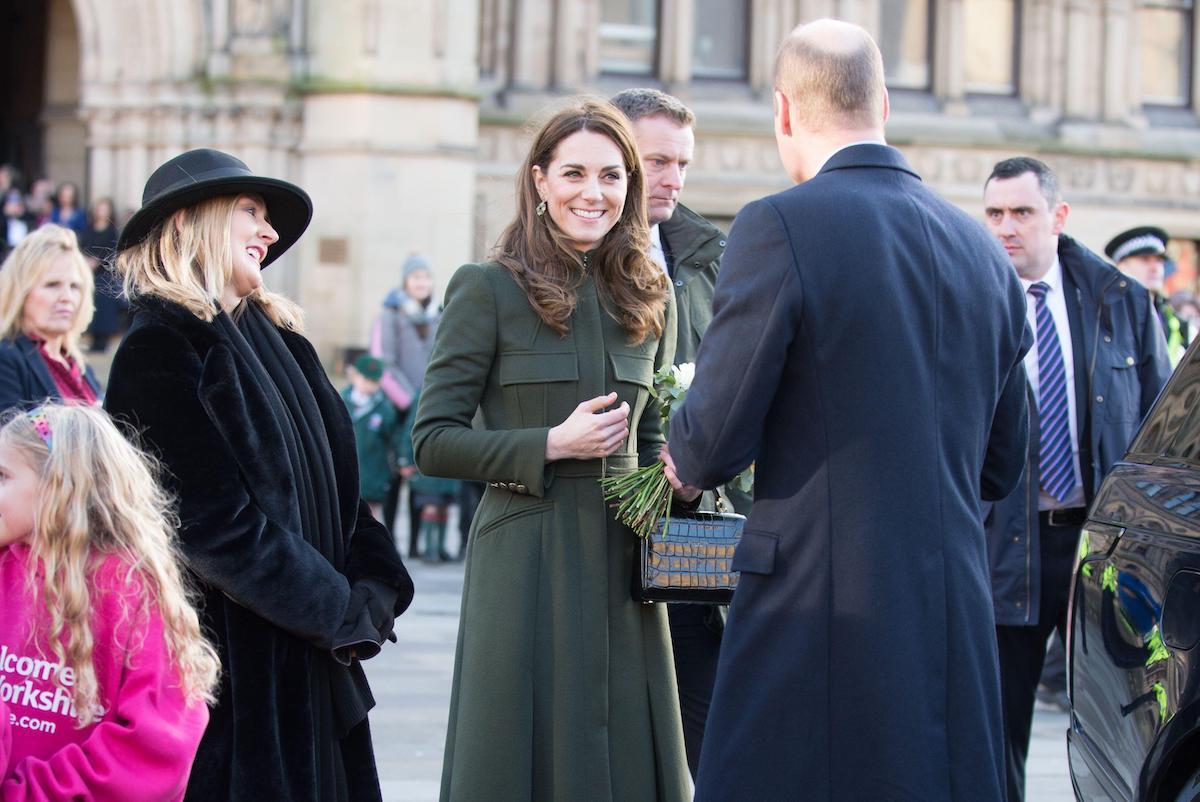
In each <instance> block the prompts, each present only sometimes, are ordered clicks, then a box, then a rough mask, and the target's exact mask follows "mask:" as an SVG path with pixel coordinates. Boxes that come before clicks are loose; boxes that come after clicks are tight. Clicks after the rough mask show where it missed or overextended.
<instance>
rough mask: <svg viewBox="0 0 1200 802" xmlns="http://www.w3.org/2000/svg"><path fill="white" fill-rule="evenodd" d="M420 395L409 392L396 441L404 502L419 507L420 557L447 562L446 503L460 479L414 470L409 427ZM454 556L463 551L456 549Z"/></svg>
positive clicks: (410, 427)
mask: <svg viewBox="0 0 1200 802" xmlns="http://www.w3.org/2000/svg"><path fill="white" fill-rule="evenodd" d="M420 396H421V394H420V393H419V392H418V393H417V394H416V395H415V396H413V402H412V406H411V407H409V409H408V417H407V418H406V419H405V421H404V427H403V429H404V431H403V436H402V438H401V441H400V473H401V474H402V475H403V476H404V478H405V479H406V480H408V503H409V504H411V505H412V507H413V509H415V510H420V516H421V527H420V531H419V539H420V553H421V556H422V558H423V559H424V560H425V562H438V561H441V562H449V561H450V560H452V559H454V558H453V557H451V556H450V555H449V554H448V553H447V552H446V522H447V521H449V520H450V504H451V503H453V502H454V501H455V500H456V499H457V498H458V490H459V485H460V484H461V483H460V482H459V480H457V479H443V478H440V477H437V476H425V475H424V474H422V473H421V472H420V471H418V470H417V465H416V459H415V458H414V457H413V444H412V427H413V422H414V421H415V420H416V418H417V402H418V401H419V400H420ZM460 551H461V550H460ZM458 556H459V557H462V556H464V555H463V554H461V553H460V554H459V555H458Z"/></svg>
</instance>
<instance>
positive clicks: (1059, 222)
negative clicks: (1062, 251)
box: [1052, 201, 1071, 236]
mask: <svg viewBox="0 0 1200 802" xmlns="http://www.w3.org/2000/svg"><path fill="white" fill-rule="evenodd" d="M1069 214H1071V206H1070V205H1069V204H1068V203H1067V202H1066V201H1060V202H1059V204H1058V206H1055V207H1054V228H1053V229H1052V230H1053V232H1054V235H1055V236H1058V235H1059V234H1061V233H1063V229H1064V228H1066V227H1067V216H1068V215H1069Z"/></svg>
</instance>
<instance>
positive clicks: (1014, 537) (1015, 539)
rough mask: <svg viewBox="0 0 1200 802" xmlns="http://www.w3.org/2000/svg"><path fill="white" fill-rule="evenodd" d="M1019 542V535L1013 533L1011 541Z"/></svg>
mask: <svg viewBox="0 0 1200 802" xmlns="http://www.w3.org/2000/svg"><path fill="white" fill-rule="evenodd" d="M1020 542H1021V536H1020V535H1013V543H1020Z"/></svg>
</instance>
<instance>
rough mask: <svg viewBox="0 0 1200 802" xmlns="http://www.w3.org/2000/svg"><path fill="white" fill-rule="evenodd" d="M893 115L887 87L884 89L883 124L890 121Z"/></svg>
mask: <svg viewBox="0 0 1200 802" xmlns="http://www.w3.org/2000/svg"><path fill="white" fill-rule="evenodd" d="M891 113H892V101H891V98H889V97H888V91H887V87H886V86H885V87H884V88H883V122H885V123H886V122H887V121H888V116H889V115H890V114H891Z"/></svg>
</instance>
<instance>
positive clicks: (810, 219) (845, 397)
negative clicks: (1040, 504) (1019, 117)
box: [664, 20, 1029, 802]
mask: <svg viewBox="0 0 1200 802" xmlns="http://www.w3.org/2000/svg"><path fill="white" fill-rule="evenodd" d="M775 85H776V91H775V129H776V139H777V141H778V143H779V151H780V156H781V157H782V159H783V162H784V166H785V167H786V168H787V170H788V173H789V174H790V175H791V177H792V178H793V180H795V181H796V182H797V183H799V184H800V186H797V187H793V188H792V189H789V190H787V191H785V192H782V193H779V194H778V195H773V196H771V197H768V198H765V199H763V200H759V201H756V202H754V203H751V204H749V205H747V206H746V207H745V208H744V209H743V210H742V212H741V213H740V214H739V215H738V216H737V219H736V220H735V221H734V224H733V229H732V231H731V232H730V236H729V245H728V249H727V250H726V252H725V258H724V262H723V266H722V270H721V274H720V277H719V278H718V280H717V285H716V293H715V297H714V302H713V307H714V318H713V321H712V325H711V327H710V328H709V330H708V333H707V335H706V337H705V339H704V342H703V344H702V345H701V347H700V353H699V358H698V365H697V371H696V377H695V380H694V382H693V384H692V387H691V390H690V392H689V394H688V397H687V401H686V403H685V404H684V406H683V408H682V410H681V411H680V412H679V413H678V415H677V416H676V418H675V420H674V421H673V422H672V424H671V439H670V454H669V455H668V456H666V457H665V458H664V459H665V461H666V462H667V464H668V476H669V477H670V478H672V479H673V480H675V481H682V482H683V483H686V484H690V485H694V486H697V487H713V486H715V485H719V484H721V483H722V482H725V481H727V480H729V479H730V478H731V477H733V476H734V475H735V474H736V473H738V472H739V471H740V470H742V469H743V468H745V467H746V466H747V465H749V464H750V462H751V461H752V460H754V461H756V475H755V494H754V495H755V498H754V505H753V508H752V511H751V513H750V516H749V521H748V522H747V525H746V531H745V534H744V536H743V539H742V542H741V544H740V546H739V547H738V550H737V553H736V556H735V558H734V565H733V567H734V569H735V570H738V571H740V572H741V579H740V586H739V587H738V590H737V593H736V594H735V596H734V600H733V604H732V606H731V607H730V611H729V620H728V629H727V631H726V634H725V640H724V643H723V645H722V648H721V657H720V663H719V668H718V671H717V681H716V689H715V692H714V696H713V704H712V709H711V711H710V714H709V718H708V725H707V737H706V738H705V741H704V747H703V751H702V753H701V759H700V773H699V778H698V781H697V793H696V799H697V800H700V801H701V802H732V801H733V800H738V801H739V802H747V801H749V800H754V801H758V800H781V799H804V800H888V801H889V802H899V801H901V800H921V802H931V800H970V802H988V801H989V800H996V801H997V802H1002V800H1003V799H1004V771H1003V757H1004V746H1003V739H1002V721H1001V710H1000V687H999V678H998V671H997V662H996V661H997V658H996V642H995V634H994V629H993V626H994V619H993V617H992V604H991V592H990V589H989V585H988V564H987V552H986V547H985V542H984V536H983V529H982V526H981V524H980V498H981V497H982V498H990V499H996V498H1002V497H1004V496H1006V495H1007V494H1008V492H1009V491H1010V490H1011V489H1012V487H1013V486H1014V485H1015V484H1016V482H1017V480H1018V478H1019V476H1020V474H1021V469H1022V466H1023V463H1024V458H1025V444H1026V438H1027V436H1028V422H1027V419H1026V396H1025V373H1024V369H1023V367H1022V362H1021V360H1022V356H1023V354H1024V352H1025V350H1026V349H1027V348H1028V347H1029V340H1028V339H1026V338H1027V335H1026V333H1025V332H1026V327H1025V302H1024V300H1023V297H1022V293H1021V288H1020V286H1019V284H1018V283H1017V281H1016V278H1015V276H1014V275H1013V271H1012V268H1011V267H1010V266H1009V264H1008V260H1007V258H1006V257H1005V255H1004V252H1003V251H1002V250H1001V249H1000V248H999V247H998V245H997V243H996V242H995V240H994V239H993V238H992V237H990V236H989V235H988V233H987V231H986V230H984V228H983V227H982V225H980V224H979V223H978V222H976V221H973V220H971V219H970V218H969V217H968V216H967V215H966V214H965V213H963V212H962V211H960V210H959V209H957V208H955V207H953V206H951V205H950V204H949V203H947V202H946V201H944V200H943V199H941V198H940V197H938V196H937V195H935V194H934V193H933V192H932V191H930V190H929V189H927V188H926V187H925V186H924V185H923V184H922V183H921V180H920V178H919V177H918V176H917V175H916V173H914V172H913V171H912V169H911V168H910V167H909V166H908V164H907V163H906V162H905V160H904V158H903V157H902V156H901V155H900V153H899V152H898V151H896V150H894V149H892V148H890V147H888V146H887V145H885V144H884V143H883V124H884V120H885V119H886V117H887V94H886V91H885V89H884V85H883V63H882V59H881V57H880V55H879V50H878V48H877V47H876V45H875V43H874V41H873V40H871V38H870V36H869V35H868V34H867V33H866V32H865V31H863V30H862V29H861V28H858V27H857V26H853V25H849V24H847V23H842V22H835V21H832V20H822V21H819V22H814V23H810V24H808V25H804V26H801V27H799V28H797V29H796V30H795V31H793V32H792V34H791V35H790V36H789V38H788V40H787V41H786V42H785V43H784V46H783V48H782V49H781V51H780V56H779V61H778V63H777V66H776V81H775ZM672 458H673V463H672Z"/></svg>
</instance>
